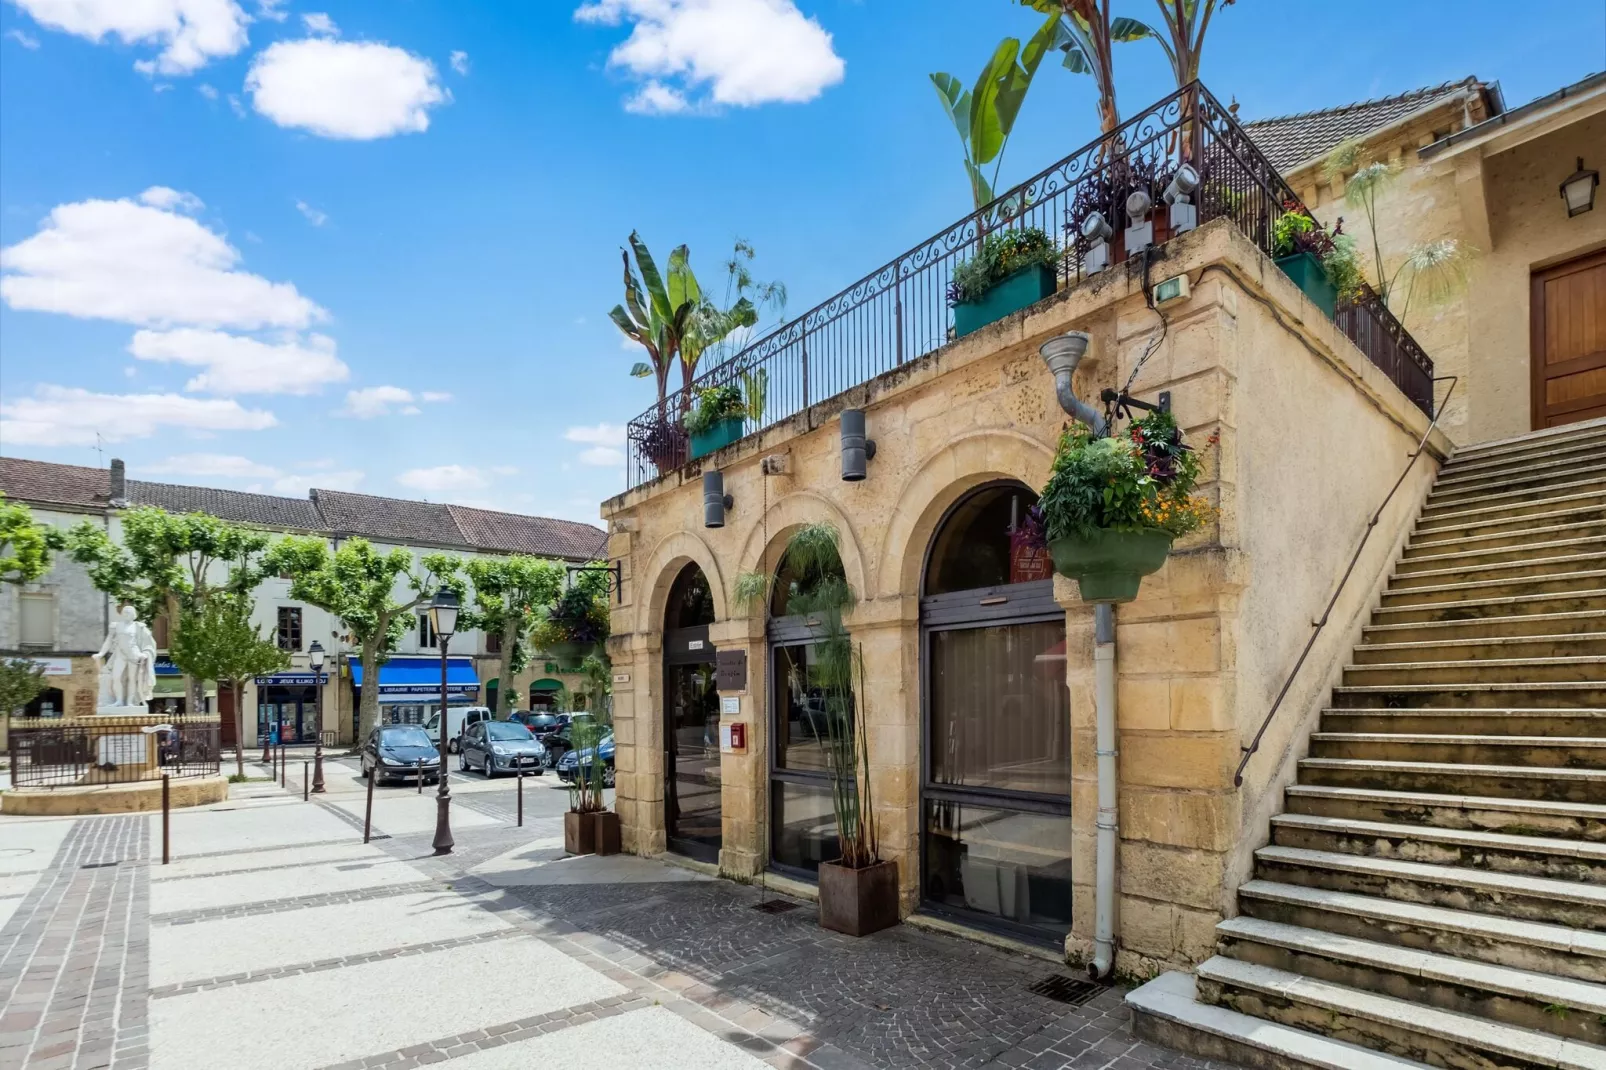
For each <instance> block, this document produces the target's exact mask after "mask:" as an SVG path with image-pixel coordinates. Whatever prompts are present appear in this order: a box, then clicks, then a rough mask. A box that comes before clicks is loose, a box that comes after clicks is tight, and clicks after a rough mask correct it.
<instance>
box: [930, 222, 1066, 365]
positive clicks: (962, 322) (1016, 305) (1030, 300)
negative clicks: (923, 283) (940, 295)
mask: <svg viewBox="0 0 1606 1070" xmlns="http://www.w3.org/2000/svg"><path fill="white" fill-rule="evenodd" d="M1059 255H1060V253H1059V248H1058V247H1057V246H1056V245H1055V244H1054V241H1053V239H1052V238H1050V237H1049V236H1048V235H1047V234H1045V233H1043V231H1041V230H1039V229H1037V228H1036V227H1025V228H1022V229H1020V230H997V231H994V232H993V233H991V234H989V235H987V237H985V238H983V239H982V243H981V250H980V251H979V252H978V253H977V254H976V255H975V256H973V257H971V258H970V259H969V260H967V261H965V262H964V263H963V264H960V265H959V266H958V267H957V268H955V269H954V279H953V282H951V283H949V285H948V303H949V304H951V305H952V306H953V309H954V337H956V338H962V337H964V336H965V335H967V334H969V333H970V332H971V331H974V330H977V329H979V328H981V327H985V326H986V325H987V324H989V323H991V322H993V321H994V320H997V319H1002V318H1003V317H1005V316H1007V315H1009V314H1010V313H1011V312H1016V311H1018V310H1020V309H1023V308H1025V307H1026V306H1028V305H1033V304H1036V303H1037V302H1038V301H1041V300H1042V299H1043V298H1045V297H1049V296H1052V295H1053V293H1054V290H1055V287H1056V275H1055V265H1056V263H1057V262H1058V260H1059Z"/></svg>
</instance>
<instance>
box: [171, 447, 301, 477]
mask: <svg viewBox="0 0 1606 1070" xmlns="http://www.w3.org/2000/svg"><path fill="white" fill-rule="evenodd" d="M146 471H148V472H152V473H154V474H156V475H163V476H184V477H187V478H190V479H204V478H222V479H275V478H277V477H278V476H280V475H282V474H283V473H281V472H280V471H279V470H278V469H277V468H274V467H273V466H271V465H266V464H258V463H257V462H255V461H253V460H251V459H250V458H249V457H239V456H235V455H234V454H230V453H179V454H174V455H173V456H171V457H169V458H167V459H166V460H165V461H158V462H156V463H155V464H153V465H149V466H147V467H146Z"/></svg>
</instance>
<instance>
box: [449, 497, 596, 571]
mask: <svg viewBox="0 0 1606 1070" xmlns="http://www.w3.org/2000/svg"><path fill="white" fill-rule="evenodd" d="M446 509H447V511H448V512H450V513H451V514H452V518H453V519H454V520H456V521H457V527H458V530H459V531H461V532H462V533H463V537H464V538H465V539H466V540H467V541H468V543H469V544H470V545H471V546H474V547H475V548H476V549H481V550H500V551H503V552H506V553H516V554H535V555H536V556H538V557H570V558H575V559H578V560H585V561H593V560H596V559H597V558H600V557H603V556H606V547H607V543H608V534H607V532H605V531H603V530H602V529H601V528H598V527H594V526H592V525H591V524H581V523H578V522H576V521H573V520H554V519H552V518H550V517H544V516H522V515H520V514H518V513H500V512H496V511H494V510H490V509H472V508H470V507H468V506H466V505H448V506H447V507H446Z"/></svg>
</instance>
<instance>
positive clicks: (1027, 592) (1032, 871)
mask: <svg viewBox="0 0 1606 1070" xmlns="http://www.w3.org/2000/svg"><path fill="white" fill-rule="evenodd" d="M1036 501H1037V495H1036V494H1035V493H1033V492H1032V491H1031V490H1029V489H1028V488H1026V487H1025V486H1022V485H1020V484H1018V483H1014V482H1008V483H995V484H989V485H987V486H984V487H981V488H979V489H978V490H976V491H974V492H972V493H971V494H969V495H967V496H966V497H965V498H963V499H961V500H960V501H959V502H958V503H957V504H956V505H954V507H953V508H952V509H950V510H949V512H948V515H947V516H946V517H944V518H943V521H942V523H941V524H940V525H939V526H938V528H937V534H936V536H935V538H934V539H933V540H932V544H931V549H930V552H929V555H928V557H927V560H926V570H925V575H924V578H923V581H922V591H921V599H920V625H921V643H922V655H923V656H922V672H923V675H924V681H923V683H924V686H923V688H922V694H921V705H922V711H923V714H922V720H923V725H922V729H923V730H922V739H923V746H922V760H921V791H920V796H921V895H922V897H923V899H924V901H925V905H926V907H927V909H931V910H935V911H939V912H944V913H951V914H954V915H956V916H958V917H959V918H961V919H964V920H968V921H971V922H973V923H977V924H981V925H983V926H986V927H990V928H999V929H1004V930H1007V931H1010V932H1013V933H1016V934H1018V935H1022V936H1027V937H1032V938H1038V939H1041V940H1044V941H1045V942H1050V943H1056V944H1057V943H1060V942H1062V941H1063V939H1064V936H1065V934H1066V933H1067V932H1069V931H1070V927H1071V742H1070V737H1071V725H1070V698H1069V693H1068V691H1067V688H1066V686H1065V611H1064V610H1063V609H1062V608H1061V607H1060V606H1059V604H1058V603H1056V602H1055V601H1054V588H1053V581H1052V578H1051V570H1050V566H1049V564H1048V561H1047V555H1046V554H1043V553H1041V552H1040V551H1038V550H1036V549H1034V547H1033V545H1032V543H1031V542H1030V541H1029V540H1027V539H1026V538H1025V537H1024V536H1025V532H1024V527H1025V525H1026V524H1028V523H1029V518H1028V512H1027V511H1028V510H1029V509H1030V508H1031V507H1032V506H1033V505H1035V504H1036Z"/></svg>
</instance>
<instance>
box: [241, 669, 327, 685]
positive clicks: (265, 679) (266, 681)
mask: <svg viewBox="0 0 1606 1070" xmlns="http://www.w3.org/2000/svg"><path fill="white" fill-rule="evenodd" d="M328 682H329V674H328V673H326V672H321V673H318V674H317V675H313V673H312V672H311V671H310V670H309V671H307V672H294V671H290V672H276V673H273V674H272V675H271V676H258V677H257V678H256V685H257V686H258V687H307V686H312V685H317V684H327V683H328Z"/></svg>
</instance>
